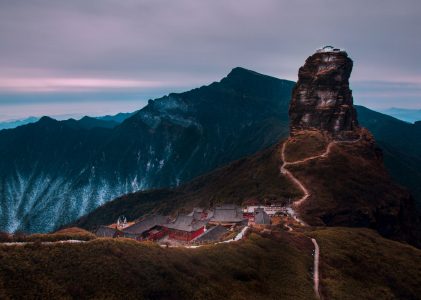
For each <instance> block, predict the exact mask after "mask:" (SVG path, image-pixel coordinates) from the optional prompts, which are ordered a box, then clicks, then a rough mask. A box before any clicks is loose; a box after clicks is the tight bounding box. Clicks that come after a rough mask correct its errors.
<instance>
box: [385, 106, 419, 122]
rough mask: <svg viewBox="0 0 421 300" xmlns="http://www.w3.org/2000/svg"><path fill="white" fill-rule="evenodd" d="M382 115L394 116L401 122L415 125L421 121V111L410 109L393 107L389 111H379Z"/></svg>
mask: <svg viewBox="0 0 421 300" xmlns="http://www.w3.org/2000/svg"><path fill="white" fill-rule="evenodd" d="M379 111H380V112H381V113H384V114H386V115H389V116H392V117H394V118H397V119H399V120H402V121H405V122H409V123H415V122H416V121H421V109H408V108H397V107H391V108H388V109H382V110H379Z"/></svg>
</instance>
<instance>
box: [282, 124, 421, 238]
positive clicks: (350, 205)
mask: <svg viewBox="0 0 421 300" xmlns="http://www.w3.org/2000/svg"><path fill="white" fill-rule="evenodd" d="M363 132H365V133H364V135H363V139H362V140H361V141H359V142H357V143H355V144H339V145H334V146H333V147H332V148H331V152H330V154H329V155H328V157H327V158H321V159H315V160H312V161H309V162H306V163H303V164H299V165H293V166H288V169H289V170H290V171H292V173H293V174H294V175H295V176H296V177H297V178H298V179H300V180H301V181H302V182H304V184H305V186H306V187H307V188H308V189H309V191H310V194H311V196H310V198H309V201H308V202H306V203H305V204H304V206H303V208H302V213H303V217H304V219H305V220H306V221H307V222H308V223H309V224H313V225H317V224H320V225H322V224H323V225H328V226H352V227H355V226H356V227H370V228H375V229H377V230H378V231H379V232H380V233H382V234H383V235H385V236H388V237H394V238H398V239H400V238H402V239H406V240H410V241H411V242H412V243H414V244H417V241H416V240H417V237H416V235H417V234H418V237H419V236H420V234H419V232H418V233H417V231H416V230H415V226H414V225H415V224H416V216H415V214H414V202H413V200H412V199H411V198H410V195H409V194H408V193H407V191H405V190H404V189H402V188H400V187H399V186H398V185H396V184H394V182H393V181H392V180H391V178H390V176H389V175H388V173H387V171H386V169H385V168H384V166H383V161H382V156H381V152H379V151H378V149H376V148H375V144H374V140H373V139H372V137H371V135H370V134H368V133H367V132H366V131H363ZM286 159H288V160H289V158H288V157H287V158H286ZM418 244H419V241H418Z"/></svg>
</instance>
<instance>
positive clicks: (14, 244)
mask: <svg viewBox="0 0 421 300" xmlns="http://www.w3.org/2000/svg"><path fill="white" fill-rule="evenodd" d="M35 243H36V242H10V243H0V246H25V245H31V244H35ZM79 243H86V241H82V240H65V241H56V242H41V243H40V244H41V245H55V244H79Z"/></svg>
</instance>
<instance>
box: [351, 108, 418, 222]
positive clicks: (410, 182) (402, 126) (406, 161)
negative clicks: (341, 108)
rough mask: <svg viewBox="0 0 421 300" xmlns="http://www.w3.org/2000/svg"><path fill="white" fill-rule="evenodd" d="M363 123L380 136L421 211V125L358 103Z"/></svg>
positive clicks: (393, 168)
mask: <svg viewBox="0 0 421 300" xmlns="http://www.w3.org/2000/svg"><path fill="white" fill-rule="evenodd" d="M355 107H356V109H357V112H358V119H359V121H360V123H361V124H362V125H363V126H364V127H366V128H368V129H369V130H370V132H371V133H373V135H374V136H375V137H376V142H377V143H378V144H379V146H380V147H381V148H382V150H383V153H384V161H385V165H386V168H387V169H388V170H389V172H390V174H391V175H392V177H393V179H394V180H395V181H396V182H398V183H399V184H402V185H403V186H405V187H407V188H408V189H410V191H411V194H413V196H414V197H415V199H416V201H417V206H418V211H419V213H420V214H421V184H420V182H421V126H419V125H418V126H417V125H415V124H410V123H406V122H403V121H401V120H398V119H395V118H393V117H391V116H388V115H385V114H381V113H379V112H375V111H373V110H370V109H368V108H366V107H363V106H358V105H357V106H355Z"/></svg>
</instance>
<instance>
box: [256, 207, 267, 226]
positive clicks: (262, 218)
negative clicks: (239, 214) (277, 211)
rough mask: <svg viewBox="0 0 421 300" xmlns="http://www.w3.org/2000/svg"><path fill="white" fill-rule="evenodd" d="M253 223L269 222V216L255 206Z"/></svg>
mask: <svg viewBox="0 0 421 300" xmlns="http://www.w3.org/2000/svg"><path fill="white" fill-rule="evenodd" d="M254 223H256V224H270V217H269V215H268V214H267V213H266V212H265V211H264V209H263V208H256V210H255V211H254Z"/></svg>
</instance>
